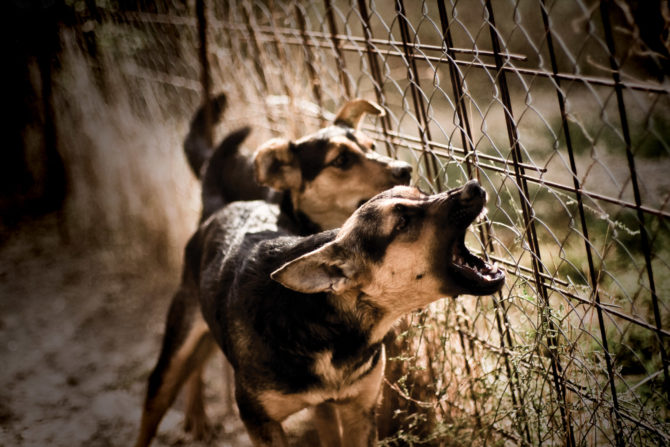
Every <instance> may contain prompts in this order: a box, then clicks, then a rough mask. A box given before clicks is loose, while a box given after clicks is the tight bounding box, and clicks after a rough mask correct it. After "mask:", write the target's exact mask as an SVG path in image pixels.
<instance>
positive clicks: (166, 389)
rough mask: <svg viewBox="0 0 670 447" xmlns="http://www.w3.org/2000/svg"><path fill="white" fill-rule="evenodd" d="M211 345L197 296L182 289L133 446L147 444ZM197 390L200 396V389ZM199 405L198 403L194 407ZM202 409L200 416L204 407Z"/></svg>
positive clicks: (170, 315)
mask: <svg viewBox="0 0 670 447" xmlns="http://www.w3.org/2000/svg"><path fill="white" fill-rule="evenodd" d="M215 346H216V345H215V343H214V339H213V337H212V335H211V333H210V332H209V328H208V327H207V324H206V323H205V321H204V320H203V318H202V314H201V312H200V308H199V305H198V300H197V295H195V294H194V293H193V291H192V290H190V289H188V288H187V287H184V286H182V288H180V290H179V291H178V292H177V293H176V294H175V296H174V298H173V300H172V303H171V305H170V310H169V312H168V319H167V323H166V326H165V335H164V336H163V346H162V348H161V354H160V356H159V358H158V362H157V364H156V367H155V368H154V370H153V372H152V373H151V375H150V376H149V386H148V389H147V395H146V400H145V403H144V409H143V412H142V421H141V425H140V433H139V436H138V439H137V442H136V444H135V446H136V447H145V446H148V445H149V443H150V442H151V439H152V438H153V437H154V435H155V434H156V430H157V428H158V424H159V423H160V421H161V419H162V418H163V416H164V415H165V412H166V411H167V410H168V408H169V407H170V405H172V403H173V402H174V400H175V397H176V396H177V393H178V392H179V390H180V389H181V387H182V385H183V384H184V382H185V381H186V380H187V379H188V378H189V376H191V375H192V374H194V372H195V371H198V370H199V369H200V368H201V367H202V365H203V364H204V363H205V361H206V360H207V358H208V357H209V356H210V354H211V353H212V352H213V350H214V348H215ZM199 377H200V376H198V378H199ZM199 391H200V393H201V392H202V389H200V390H199ZM200 399H202V396H200ZM201 404H202V401H201V402H200V404H198V403H195V404H194V405H195V406H198V405H201ZM202 410H203V414H204V408H203V409H202Z"/></svg>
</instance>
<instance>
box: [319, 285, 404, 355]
mask: <svg viewBox="0 0 670 447" xmlns="http://www.w3.org/2000/svg"><path fill="white" fill-rule="evenodd" d="M329 299H330V301H331V302H332V303H333V305H334V306H335V307H336V308H337V309H338V310H339V311H340V312H342V313H343V314H347V315H348V316H349V317H351V318H353V319H355V320H356V321H358V322H359V324H360V327H361V328H362V329H363V330H364V331H365V332H366V333H368V334H370V335H369V338H368V344H369V345H375V344H377V343H380V342H381V341H382V340H383V338H384V337H385V336H386V334H387V333H388V332H389V330H391V327H392V326H393V324H394V323H395V321H396V320H397V319H398V318H399V316H398V315H395V314H393V313H392V312H388V311H387V310H385V309H382V308H381V307H379V306H378V305H376V304H375V301H374V299H373V298H372V297H370V296H369V295H366V294H365V293H363V292H361V291H360V290H350V291H347V292H344V293H342V294H340V295H335V294H330V296H329Z"/></svg>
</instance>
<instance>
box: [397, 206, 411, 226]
mask: <svg viewBox="0 0 670 447" xmlns="http://www.w3.org/2000/svg"><path fill="white" fill-rule="evenodd" d="M393 209H394V210H395V211H396V213H398V214H399V216H398V220H397V221H396V224H395V227H394V230H395V231H402V230H404V229H405V228H406V227H407V225H408V224H409V215H408V214H407V207H406V206H405V205H400V204H397V205H395V206H394V207H393Z"/></svg>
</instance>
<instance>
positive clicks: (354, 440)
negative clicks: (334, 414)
mask: <svg viewBox="0 0 670 447" xmlns="http://www.w3.org/2000/svg"><path fill="white" fill-rule="evenodd" d="M339 410H340V417H341V420H342V445H343V446H351V447H374V446H376V445H377V421H376V420H375V406H374V405H373V406H371V407H367V408H366V407H361V406H360V405H358V404H357V403H356V402H353V403H350V404H346V405H341V406H340V408H339Z"/></svg>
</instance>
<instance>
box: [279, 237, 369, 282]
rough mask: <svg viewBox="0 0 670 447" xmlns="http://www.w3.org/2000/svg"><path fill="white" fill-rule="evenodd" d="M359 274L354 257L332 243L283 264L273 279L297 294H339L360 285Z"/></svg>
mask: <svg viewBox="0 0 670 447" xmlns="http://www.w3.org/2000/svg"><path fill="white" fill-rule="evenodd" d="M359 270H360V269H359V268H358V267H357V265H356V263H355V261H354V260H353V257H352V256H350V255H348V254H347V253H346V252H345V251H344V250H343V249H342V248H341V247H340V246H339V245H338V244H337V242H331V243H329V244H326V245H324V246H323V247H321V248H319V249H317V250H314V251H312V252H310V253H307V254H305V255H302V256H300V257H299V258H296V259H294V260H293V261H290V262H288V263H286V264H284V265H283V266H282V267H280V268H278V269H277V270H275V271H274V272H272V274H271V275H270V277H271V278H272V279H274V280H275V281H277V282H278V283H280V284H282V285H283V286H284V287H287V288H289V289H293V290H295V291H297V292H302V293H318V292H333V293H336V294H340V293H342V292H344V291H345V290H347V289H350V288H351V287H353V286H355V285H357V281H356V279H355V278H356V277H357V276H358V273H359Z"/></svg>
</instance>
